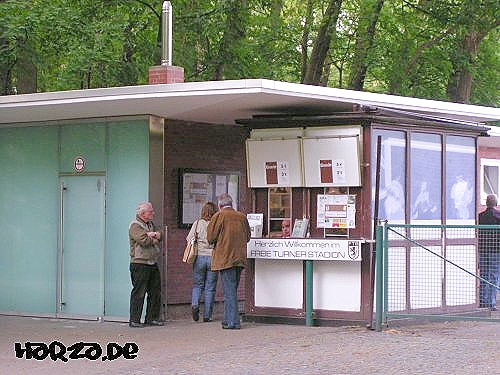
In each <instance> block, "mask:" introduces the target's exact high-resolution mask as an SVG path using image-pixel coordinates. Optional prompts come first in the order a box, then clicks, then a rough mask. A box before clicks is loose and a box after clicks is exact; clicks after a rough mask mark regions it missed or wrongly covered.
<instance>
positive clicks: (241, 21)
mask: <svg viewBox="0 0 500 375" xmlns="http://www.w3.org/2000/svg"><path fill="white" fill-rule="evenodd" d="M228 3H229V4H228V6H227V13H226V27H225V30H224V34H223V36H222V41H221V44H220V48H219V53H218V56H217V57H216V61H215V68H214V74H213V79H214V80H215V81H220V80H222V79H224V68H225V65H226V64H228V63H231V62H233V61H234V60H235V57H236V54H235V46H236V45H237V44H238V42H239V41H240V40H242V39H243V38H244V37H245V34H246V25H247V22H248V3H247V0H231V1H228Z"/></svg>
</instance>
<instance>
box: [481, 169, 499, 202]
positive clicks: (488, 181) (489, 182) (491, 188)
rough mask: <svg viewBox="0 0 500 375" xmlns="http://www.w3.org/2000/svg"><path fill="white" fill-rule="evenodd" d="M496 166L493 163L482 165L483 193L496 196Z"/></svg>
mask: <svg viewBox="0 0 500 375" xmlns="http://www.w3.org/2000/svg"><path fill="white" fill-rule="evenodd" d="M498 169H499V168H498V167H497V166H493V165H485V166H484V175H483V187H484V192H485V194H496V195H497V196H498V180H499V179H498Z"/></svg>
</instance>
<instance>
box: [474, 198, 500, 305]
mask: <svg viewBox="0 0 500 375" xmlns="http://www.w3.org/2000/svg"><path fill="white" fill-rule="evenodd" d="M497 204H498V201H497V197H496V196H495V195H493V194H491V195H488V197H486V210H485V211H483V212H481V213H480V214H479V225H500V212H499V211H498V210H497V209H496V208H495V207H496V205H497ZM479 272H480V275H481V280H480V285H479V306H480V307H489V308H490V310H492V311H496V309H497V307H496V303H497V298H496V295H497V291H498V286H499V278H500V228H499V229H493V228H480V229H479Z"/></svg>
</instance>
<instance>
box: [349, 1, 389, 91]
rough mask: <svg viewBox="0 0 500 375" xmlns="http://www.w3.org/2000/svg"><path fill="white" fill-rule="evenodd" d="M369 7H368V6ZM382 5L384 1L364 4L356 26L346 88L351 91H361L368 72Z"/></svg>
mask: <svg viewBox="0 0 500 375" xmlns="http://www.w3.org/2000/svg"><path fill="white" fill-rule="evenodd" d="M368 3H370V5H371V6H369V4H368ZM383 5H384V0H376V1H375V2H373V0H369V1H367V2H366V3H365V7H363V9H362V11H361V15H360V20H359V24H358V33H357V34H358V35H357V39H356V44H355V46H354V57H353V65H352V69H351V74H350V77H349V83H348V85H347V87H348V88H349V89H352V90H358V91H361V90H363V86H364V83H365V78H366V71H367V70H368V65H369V61H368V53H369V51H370V49H371V48H372V46H373V41H374V39H375V32H376V25H377V22H378V19H379V16H380V12H381V10H382V6H383Z"/></svg>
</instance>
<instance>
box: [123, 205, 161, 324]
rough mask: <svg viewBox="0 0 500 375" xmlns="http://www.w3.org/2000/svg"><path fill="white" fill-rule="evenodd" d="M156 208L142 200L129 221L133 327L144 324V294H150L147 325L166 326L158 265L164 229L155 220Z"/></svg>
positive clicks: (130, 321)
mask: <svg viewBox="0 0 500 375" xmlns="http://www.w3.org/2000/svg"><path fill="white" fill-rule="evenodd" d="M153 217H154V210H153V205H152V204H151V203H150V202H142V203H139V205H138V206H137V209H136V218H135V220H134V221H132V222H131V223H130V225H129V229H128V234H129V239H130V278H131V280H132V292H131V293H130V320H129V326H130V327H143V326H144V324H141V316H142V307H143V305H144V297H145V296H146V294H147V295H148V297H147V306H146V318H145V325H150V326H162V325H163V322H162V321H161V320H160V308H161V277H160V270H159V269H158V259H159V256H160V241H161V232H160V231H156V229H155V226H154V224H153Z"/></svg>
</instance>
